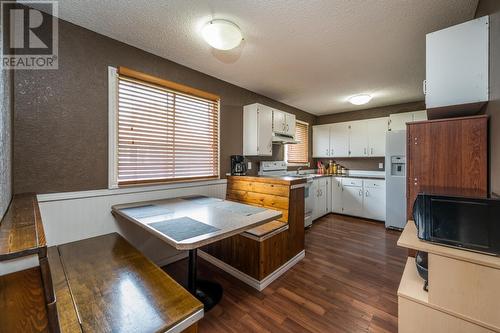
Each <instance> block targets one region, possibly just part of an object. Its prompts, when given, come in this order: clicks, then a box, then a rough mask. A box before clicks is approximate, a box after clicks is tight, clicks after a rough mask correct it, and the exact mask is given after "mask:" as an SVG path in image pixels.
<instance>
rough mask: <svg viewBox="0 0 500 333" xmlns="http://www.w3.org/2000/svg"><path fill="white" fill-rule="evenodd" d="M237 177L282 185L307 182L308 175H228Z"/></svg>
mask: <svg viewBox="0 0 500 333" xmlns="http://www.w3.org/2000/svg"><path fill="white" fill-rule="evenodd" d="M232 177H234V178H237V179H242V180H248V181H251V182H261V183H270V184H281V185H298V184H304V183H305V182H306V177H296V176H295V175H293V176H228V177H227V178H228V179H230V178H232Z"/></svg>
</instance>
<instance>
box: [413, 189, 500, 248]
mask: <svg viewBox="0 0 500 333" xmlns="http://www.w3.org/2000/svg"><path fill="white" fill-rule="evenodd" d="M450 191H451V192H450ZM439 193H443V191H439ZM444 193H446V192H444ZM447 193H453V190H449V191H448V192H447ZM499 216H500V200H499V199H488V198H477V197H463V196H457V195H449V194H445V195H439V194H427V193H425V192H424V193H420V194H418V196H417V198H416V200H415V204H414V206H413V219H414V221H415V225H416V227H417V230H418V232H417V234H418V238H419V239H421V240H424V241H428V242H432V243H437V244H442V245H446V246H452V247H457V248H461V249H464V250H470V251H476V252H482V253H485V254H490V255H500V220H499Z"/></svg>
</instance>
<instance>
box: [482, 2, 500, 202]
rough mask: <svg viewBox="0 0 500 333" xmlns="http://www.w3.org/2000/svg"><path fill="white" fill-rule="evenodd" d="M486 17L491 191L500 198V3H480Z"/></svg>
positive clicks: (487, 108) (486, 110)
mask: <svg viewBox="0 0 500 333" xmlns="http://www.w3.org/2000/svg"><path fill="white" fill-rule="evenodd" d="M484 15H490V72H489V78H490V101H489V102H488V105H487V106H486V108H485V112H486V114H488V115H489V116H490V121H489V124H490V128H489V135H490V138H489V139H490V146H489V147H490V190H491V192H492V194H496V195H497V196H500V1H499V0H481V1H479V5H478V7H477V12H476V17H481V16H484Z"/></svg>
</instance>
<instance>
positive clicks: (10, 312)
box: [0, 267, 49, 333]
mask: <svg viewBox="0 0 500 333" xmlns="http://www.w3.org/2000/svg"><path fill="white" fill-rule="evenodd" d="M0 332H6V333H7V332H14V333H21V332H23V333H25V332H49V324H48V320H47V311H46V307H45V296H44V292H43V286H42V279H41V273H40V268H39V267H34V268H30V269H27V270H23V271H20V272H16V273H11V274H7V275H3V276H0Z"/></svg>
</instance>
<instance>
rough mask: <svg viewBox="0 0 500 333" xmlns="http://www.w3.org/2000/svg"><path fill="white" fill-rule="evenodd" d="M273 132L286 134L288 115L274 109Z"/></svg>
mask: <svg viewBox="0 0 500 333" xmlns="http://www.w3.org/2000/svg"><path fill="white" fill-rule="evenodd" d="M273 132H274V133H279V134H285V133H286V115H285V113H284V112H282V111H279V110H276V109H273Z"/></svg>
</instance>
